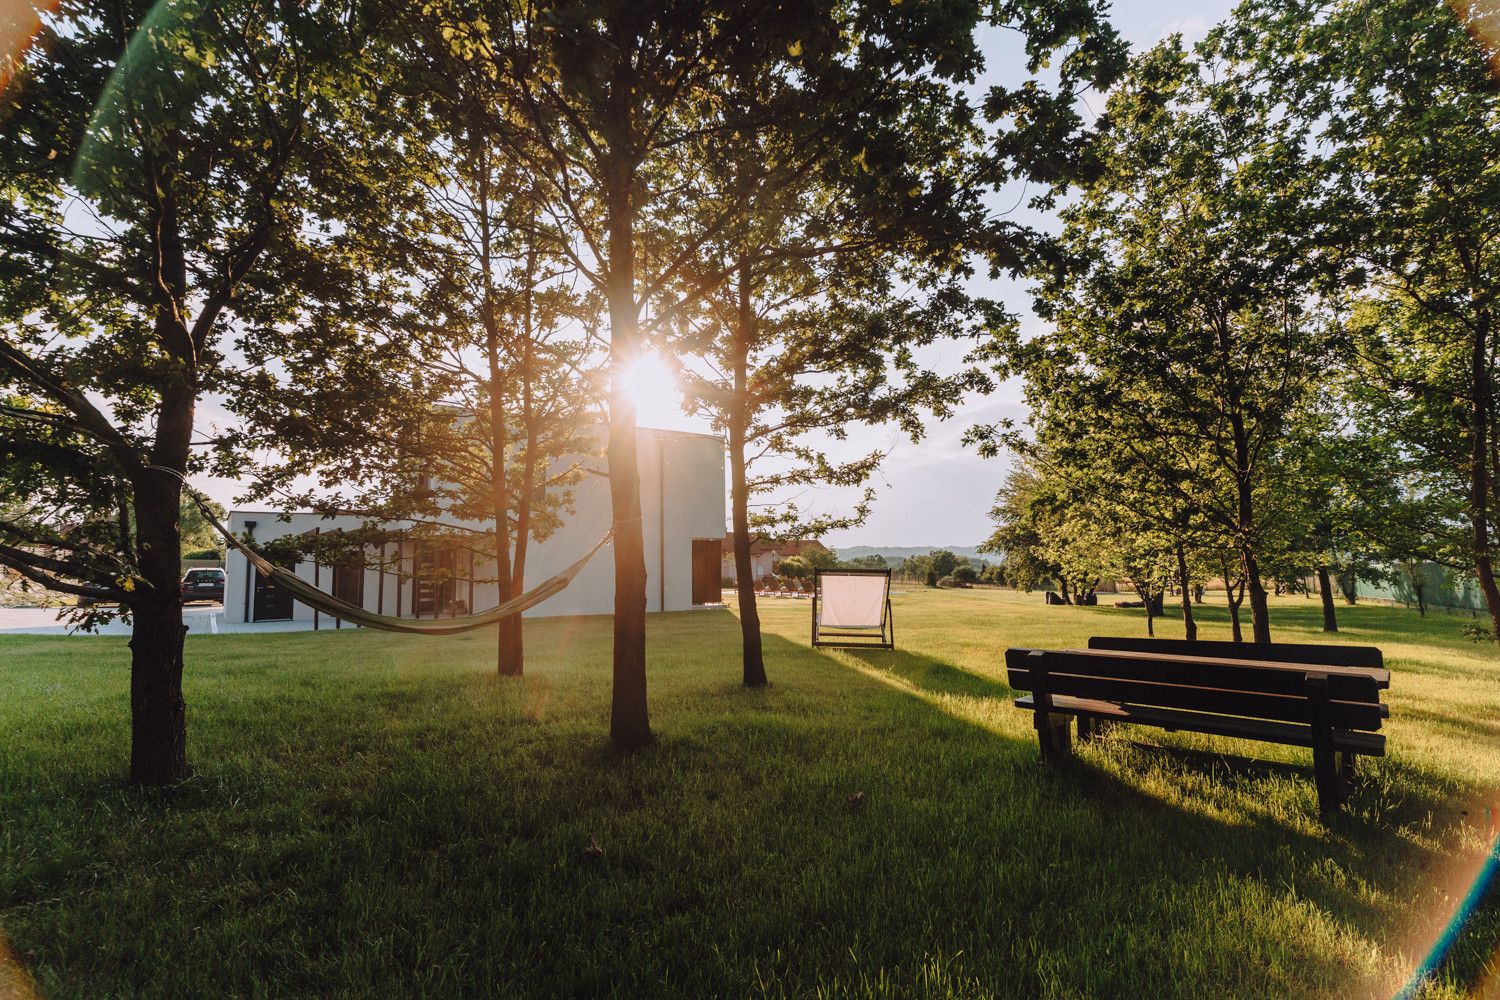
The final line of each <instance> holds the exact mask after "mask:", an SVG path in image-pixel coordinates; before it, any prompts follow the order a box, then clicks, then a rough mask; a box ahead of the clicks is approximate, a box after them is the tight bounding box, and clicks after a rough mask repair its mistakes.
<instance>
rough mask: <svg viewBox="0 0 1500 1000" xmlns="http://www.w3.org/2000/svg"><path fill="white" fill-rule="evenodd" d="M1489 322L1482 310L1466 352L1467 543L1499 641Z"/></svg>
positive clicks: (1499, 597) (1499, 590) (1493, 418)
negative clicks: (1493, 545) (1469, 400)
mask: <svg viewBox="0 0 1500 1000" xmlns="http://www.w3.org/2000/svg"><path fill="white" fill-rule="evenodd" d="M1490 322H1491V320H1490V315H1489V313H1488V312H1487V311H1486V312H1482V313H1481V314H1480V316H1479V322H1478V324H1477V329H1476V330H1475V331H1474V342H1473V345H1472V348H1471V350H1470V354H1469V378H1470V381H1471V382H1472V383H1473V392H1472V398H1473V403H1472V405H1471V407H1470V413H1471V417H1472V426H1471V428H1470V430H1471V433H1470V443H1469V446H1470V453H1469V529H1470V544H1471V545H1472V547H1473V549H1474V575H1475V576H1476V577H1477V578H1478V579H1479V591H1480V593H1482V594H1484V604H1485V607H1486V608H1488V609H1489V612H1490V627H1491V630H1492V635H1493V636H1494V639H1495V641H1496V642H1497V643H1500V584H1497V583H1496V582H1495V563H1494V558H1493V556H1492V554H1491V552H1490V523H1489V509H1490V504H1491V502H1492V501H1491V493H1492V492H1493V490H1494V488H1495V484H1494V483H1493V482H1491V481H1490V470H1489V464H1488V463H1489V435H1490V431H1491V429H1492V426H1493V424H1494V422H1495V400H1494V398H1493V394H1492V392H1491V387H1490V378H1489V371H1488V365H1487V364H1486V362H1487V361H1488V351H1489V340H1490Z"/></svg>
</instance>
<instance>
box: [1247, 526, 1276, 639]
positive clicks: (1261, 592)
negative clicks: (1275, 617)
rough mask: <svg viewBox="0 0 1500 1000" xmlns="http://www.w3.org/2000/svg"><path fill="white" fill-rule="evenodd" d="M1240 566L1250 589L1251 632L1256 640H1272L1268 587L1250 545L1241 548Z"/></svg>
mask: <svg viewBox="0 0 1500 1000" xmlns="http://www.w3.org/2000/svg"><path fill="white" fill-rule="evenodd" d="M1240 567H1241V569H1242V570H1243V571H1244V574H1245V586H1246V587H1248V588H1249V590H1250V634H1251V639H1252V641H1254V642H1270V641H1271V609H1270V603H1269V602H1268V601H1267V600H1266V588H1265V586H1264V585H1263V584H1262V583H1261V582H1260V564H1259V562H1257V561H1256V558H1255V552H1254V550H1252V549H1251V548H1250V547H1249V546H1248V545H1247V546H1245V547H1244V548H1242V549H1240Z"/></svg>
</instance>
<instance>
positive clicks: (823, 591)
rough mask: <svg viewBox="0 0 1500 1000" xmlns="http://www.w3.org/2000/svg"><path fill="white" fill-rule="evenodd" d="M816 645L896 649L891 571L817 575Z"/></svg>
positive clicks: (814, 606) (814, 599)
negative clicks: (892, 613)
mask: <svg viewBox="0 0 1500 1000" xmlns="http://www.w3.org/2000/svg"><path fill="white" fill-rule="evenodd" d="M812 602H813V603H812V644H813V645H814V646H838V647H842V648H844V649H894V648H895V646H896V625H895V622H894V621H893V620H892V619H891V571H890V570H888V569H818V570H814V571H813V593H812Z"/></svg>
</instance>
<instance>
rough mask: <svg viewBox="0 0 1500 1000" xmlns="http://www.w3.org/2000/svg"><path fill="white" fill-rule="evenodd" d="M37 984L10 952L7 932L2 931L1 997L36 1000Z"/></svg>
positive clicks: (15, 999)
mask: <svg viewBox="0 0 1500 1000" xmlns="http://www.w3.org/2000/svg"><path fill="white" fill-rule="evenodd" d="M36 995H37V994H36V984H35V983H33V982H32V980H31V976H30V975H29V974H28V973H27V972H26V970H25V968H23V967H22V965H21V960H20V959H18V958H16V956H15V953H14V952H12V951H11V950H10V942H8V941H6V940H5V932H4V931H0V997H3V998H4V1000H35V998H36Z"/></svg>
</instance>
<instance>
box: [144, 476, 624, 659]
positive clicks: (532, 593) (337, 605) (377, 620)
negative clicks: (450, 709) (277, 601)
mask: <svg viewBox="0 0 1500 1000" xmlns="http://www.w3.org/2000/svg"><path fill="white" fill-rule="evenodd" d="M153 468H156V467H155V466H153ZM166 471H168V472H171V471H172V470H170V469H168V470H166ZM188 495H189V496H191V497H192V498H193V501H194V502H195V503H196V504H197V505H198V509H199V510H201V511H202V512H203V516H204V518H205V519H206V520H207V521H208V523H209V524H211V525H213V527H214V530H216V531H217V532H218V533H219V534H221V535H223V536H224V540H225V541H227V542H228V543H229V544H230V545H233V546H234V547H235V548H237V549H239V550H240V552H242V553H244V556H245V558H246V559H248V560H250V565H252V566H254V567H255V569H256V571H257V572H258V573H260V575H261V576H263V577H265V578H266V579H267V580H270V581H271V582H272V583H274V584H275V585H276V586H278V587H280V588H281V589H282V590H285V591H288V592H289V593H290V594H291V595H292V596H293V597H295V598H296V599H297V600H299V601H301V602H302V603H303V604H306V605H307V606H308V607H310V608H316V609H317V610H319V611H322V612H324V613H325V614H329V615H332V616H333V617H335V618H342V619H343V620H344V621H346V622H352V623H354V624H355V625H363V626H365V627H366V628H373V629H383V630H384V631H386V632H409V633H412V634H415V635H457V634H458V633H460V632H472V631H473V630H474V629H477V628H484V627H485V626H487V625H494V624H495V623H496V622H499V621H502V620H504V619H506V618H511V617H514V616H515V615H518V614H520V613H521V612H523V611H525V610H527V609H528V608H534V607H536V606H537V605H538V604H541V603H542V602H543V601H545V600H546V599H547V598H549V597H551V596H553V595H554V594H558V593H561V592H562V591H563V590H564V589H565V588H566V587H567V586H568V584H570V583H572V582H573V580H574V578H575V577H577V576H578V574H579V573H582V572H583V568H584V567H585V566H587V565H588V562H589V560H590V559H592V558H594V554H595V553H596V552H598V551H599V550H600V549H602V548H604V546H605V545H606V544H607V543H608V542H609V540H610V539H611V538H613V537H614V533H615V530H614V528H610V529H609V530H608V531H606V532H605V533H604V537H603V538H601V539H599V541H597V542H595V543H594V547H593V548H591V549H589V550H588V551H587V552H585V553H584V554H583V558H582V559H579V560H578V561H577V562H575V563H574V564H573V565H571V566H569V567H568V568H566V569H564V570H563V571H562V572H561V573H558V574H557V575H556V576H553V577H549V578H547V579H546V580H544V581H542V582H541V583H539V584H537V585H536V586H535V587H533V588H531V589H530V590H528V591H526V593H524V594H521V595H519V596H517V597H512V598H511V599H510V600H508V601H505V602H504V603H502V604H499V605H497V606H496V607H493V608H491V609H490V610H488V611H485V612H482V613H480V614H477V615H466V616H464V617H461V618H443V619H437V620H432V621H428V620H425V619H417V618H397V617H396V616H395V615H381V614H376V613H375V612H373V611H366V610H365V609H364V608H362V607H360V606H359V605H357V604H350V603H349V602H348V601H341V600H339V599H338V598H337V597H334V596H333V595H332V594H330V593H328V592H327V591H324V590H319V589H318V588H317V587H314V586H313V585H312V584H310V583H308V582H307V581H306V580H304V579H302V578H301V577H300V576H298V575H297V574H296V573H293V572H292V571H291V570H289V569H285V568H283V567H281V566H277V565H276V564H275V563H273V562H271V561H270V560H269V559H267V558H265V557H264V556H262V555H261V554H260V553H258V552H256V551H255V550H254V549H252V548H250V546H248V545H246V544H245V543H244V542H242V541H240V540H239V539H238V538H236V537H234V534H233V533H232V532H230V530H229V529H228V528H226V527H224V526H223V525H222V524H220V523H219V519H218V518H216V517H214V515H213V511H211V510H209V509H208V505H207V504H205V503H204V502H203V501H202V500H200V499H199V498H198V496H197V495H196V492H195V491H190V492H189V494H188Z"/></svg>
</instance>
